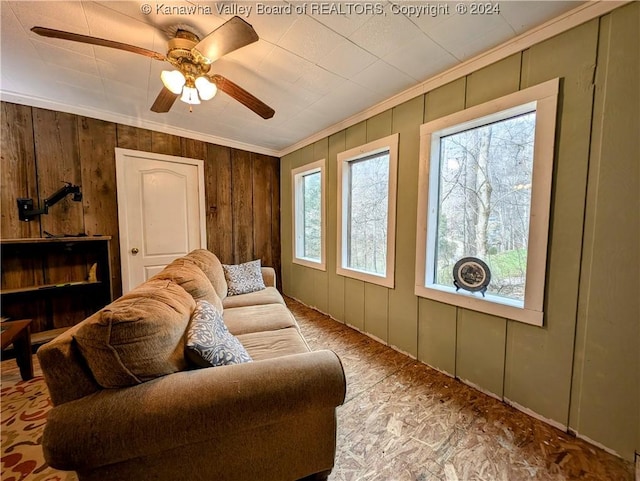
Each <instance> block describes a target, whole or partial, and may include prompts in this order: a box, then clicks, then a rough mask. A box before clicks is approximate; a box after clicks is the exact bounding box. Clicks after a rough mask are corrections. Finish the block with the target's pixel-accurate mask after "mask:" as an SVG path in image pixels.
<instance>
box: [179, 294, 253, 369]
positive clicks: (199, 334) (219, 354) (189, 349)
mask: <svg viewBox="0 0 640 481" xmlns="http://www.w3.org/2000/svg"><path fill="white" fill-rule="evenodd" d="M186 357H187V359H188V360H190V361H191V362H192V363H193V364H195V365H196V366H199V367H211V366H224V365H227V364H241V363H243V362H250V361H251V356H249V353H248V352H247V351H246V349H245V348H244V346H243V345H242V344H241V343H240V341H239V340H238V338H237V337H235V336H234V335H233V334H231V333H230V332H229V330H228V329H227V326H225V324H224V321H223V319H222V312H220V310H218V309H216V308H215V307H214V306H213V305H212V304H211V303H209V302H207V301H198V302H197V303H196V308H195V310H194V311H193V314H192V315H191V322H190V323H189V327H188V328H187V339H186Z"/></svg>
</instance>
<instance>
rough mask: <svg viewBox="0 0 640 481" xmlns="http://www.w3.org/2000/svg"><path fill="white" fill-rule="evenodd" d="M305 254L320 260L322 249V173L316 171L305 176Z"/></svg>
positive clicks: (303, 197)
mask: <svg viewBox="0 0 640 481" xmlns="http://www.w3.org/2000/svg"><path fill="white" fill-rule="evenodd" d="M302 189H303V194H302V201H303V229H304V235H303V256H304V257H306V258H307V259H315V260H318V261H319V260H320V255H321V249H322V237H321V236H322V218H321V214H322V210H321V205H320V202H321V200H322V196H321V174H320V172H314V173H313V174H308V175H305V176H304V177H303V184H302Z"/></svg>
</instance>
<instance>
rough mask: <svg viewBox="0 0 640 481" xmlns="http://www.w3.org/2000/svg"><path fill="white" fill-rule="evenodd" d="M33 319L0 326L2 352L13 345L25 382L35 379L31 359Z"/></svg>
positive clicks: (4, 323)
mask: <svg viewBox="0 0 640 481" xmlns="http://www.w3.org/2000/svg"><path fill="white" fill-rule="evenodd" d="M29 324H31V319H23V320H20V321H5V322H3V323H2V324H0V327H1V328H2V350H3V351H4V350H5V349H6V348H7V347H8V346H9V344H12V343H13V349H14V350H15V353H16V362H17V363H18V367H19V368H20V376H21V377H22V380H23V381H27V380H28V379H31V378H32V377H33V359H32V357H31V328H30V327H29Z"/></svg>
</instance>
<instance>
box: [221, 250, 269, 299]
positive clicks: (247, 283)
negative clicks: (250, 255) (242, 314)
mask: <svg viewBox="0 0 640 481" xmlns="http://www.w3.org/2000/svg"><path fill="white" fill-rule="evenodd" d="M222 268H223V270H224V277H225V279H226V280H227V295H228V296H237V295H239V294H247V293H249V292H255V291H260V290H262V289H264V288H265V285H264V280H263V279H262V270H261V269H260V259H257V260H255V261H250V262H245V263H244V264H236V265H227V264H222Z"/></svg>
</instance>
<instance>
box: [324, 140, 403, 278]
mask: <svg viewBox="0 0 640 481" xmlns="http://www.w3.org/2000/svg"><path fill="white" fill-rule="evenodd" d="M399 138H400V135H399V134H393V135H389V136H388V137H384V138H382V139H378V140H375V141H373V142H369V143H367V144H365V145H361V146H359V147H355V148H353V149H349V150H346V151H344V152H341V153H339V154H338V159H337V160H338V225H337V262H336V273H337V274H338V275H341V276H345V277H351V278H353V279H359V280H361V281H365V282H370V283H372V284H377V285H380V286H384V287H388V288H390V289H393V288H394V286H395V245H396V194H397V186H398V140H399ZM387 151H388V152H389V194H388V205H387V246H386V249H387V252H386V257H387V262H386V268H385V275H384V276H383V275H378V274H375V273H372V272H367V271H362V270H359V269H352V268H350V267H347V239H346V234H347V232H348V228H347V220H348V206H347V205H345V202H344V200H345V199H348V191H347V189H348V184H347V178H348V176H346V175H344V171H345V169H346V168H347V167H348V164H349V162H353V161H356V160H359V159H362V158H364V157H369V156H371V155H375V154H378V153H382V152H387Z"/></svg>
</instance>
